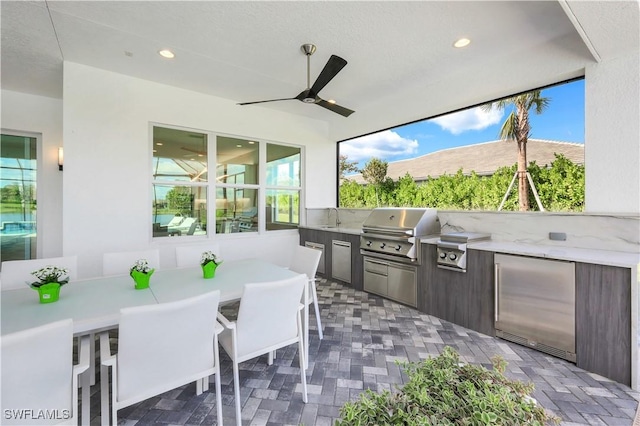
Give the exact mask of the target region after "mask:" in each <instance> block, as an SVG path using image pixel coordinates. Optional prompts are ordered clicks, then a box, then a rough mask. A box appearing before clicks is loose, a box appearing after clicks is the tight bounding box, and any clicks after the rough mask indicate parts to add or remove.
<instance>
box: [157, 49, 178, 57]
mask: <svg viewBox="0 0 640 426" xmlns="http://www.w3.org/2000/svg"><path fill="white" fill-rule="evenodd" d="M158 53H159V54H160V56H162V57H163V58H167V59H173V58H175V57H176V55H174V54H173V52H172V51H170V50H169V49H163V50H160V51H158Z"/></svg>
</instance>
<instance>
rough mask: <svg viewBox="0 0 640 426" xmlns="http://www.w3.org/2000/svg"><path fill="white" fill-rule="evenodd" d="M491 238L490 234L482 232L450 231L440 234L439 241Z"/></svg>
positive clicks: (463, 241)
mask: <svg viewBox="0 0 640 426" xmlns="http://www.w3.org/2000/svg"><path fill="white" fill-rule="evenodd" d="M489 239H491V234H486V233H484V232H452V233H450V234H442V235H441V236H440V241H443V242H446V243H463V244H466V243H471V242H474V241H482V240H489Z"/></svg>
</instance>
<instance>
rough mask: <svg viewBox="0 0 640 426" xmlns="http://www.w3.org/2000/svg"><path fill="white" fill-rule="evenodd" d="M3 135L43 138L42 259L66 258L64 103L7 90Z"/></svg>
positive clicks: (40, 181)
mask: <svg viewBox="0 0 640 426" xmlns="http://www.w3.org/2000/svg"><path fill="white" fill-rule="evenodd" d="M1 96H2V121H1V123H0V126H1V127H2V132H3V133H4V132H8V133H11V132H12V131H17V132H25V133H31V134H40V135H41V139H40V141H41V147H40V151H39V153H38V155H39V156H40V157H39V158H38V162H37V167H38V171H37V191H38V230H37V235H38V236H37V238H38V243H37V245H38V257H57V256H61V255H62V203H61V200H62V179H63V176H64V172H61V171H59V170H58V147H60V146H63V145H62V100H60V99H53V98H47V97H43V96H34V95H27V94H24V93H18V92H12V91H8V90H3V91H2V93H1Z"/></svg>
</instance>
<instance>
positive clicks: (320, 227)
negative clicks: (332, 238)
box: [299, 225, 362, 235]
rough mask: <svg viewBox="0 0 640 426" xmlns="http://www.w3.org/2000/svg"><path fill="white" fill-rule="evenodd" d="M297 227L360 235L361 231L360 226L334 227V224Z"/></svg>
mask: <svg viewBox="0 0 640 426" xmlns="http://www.w3.org/2000/svg"><path fill="white" fill-rule="evenodd" d="M299 228H307V229H315V230H317V231H327V232H337V233H340V234H352V235H360V234H361V233H362V228H341V227H338V228H336V227H335V226H327V225H300V226H299Z"/></svg>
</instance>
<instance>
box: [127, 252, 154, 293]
mask: <svg viewBox="0 0 640 426" xmlns="http://www.w3.org/2000/svg"><path fill="white" fill-rule="evenodd" d="M153 271H155V269H152V268H151V267H150V266H149V262H147V260H146V259H138V260H136V263H134V264H133V266H132V267H131V269H129V275H131V278H133V281H135V283H136V290H142V289H144V288H149V280H150V279H151V275H152V274H153Z"/></svg>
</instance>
